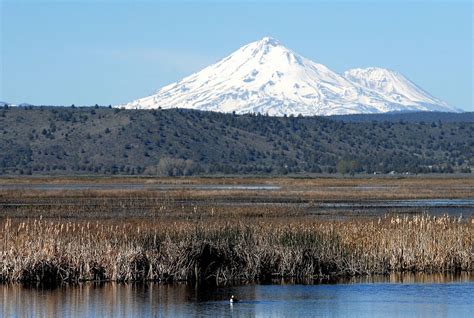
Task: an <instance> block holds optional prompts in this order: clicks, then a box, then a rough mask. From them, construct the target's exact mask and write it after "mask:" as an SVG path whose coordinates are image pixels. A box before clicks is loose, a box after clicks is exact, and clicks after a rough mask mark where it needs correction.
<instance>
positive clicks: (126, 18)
mask: <svg viewBox="0 0 474 318" xmlns="http://www.w3.org/2000/svg"><path fill="white" fill-rule="evenodd" d="M0 1H1V4H0V14H1V25H0V26H1V30H0V32H1V33H0V35H1V37H0V52H1V56H0V57H1V63H0V100H1V101H7V102H14V103H21V102H28V103H33V104H54V105H71V104H73V103H74V104H76V105H93V104H96V103H98V104H103V105H108V104H112V105H114V104H118V103H123V102H128V101H131V100H133V99H135V98H138V97H143V96H146V95H149V94H150V93H152V92H153V91H155V90H156V89H158V88H160V87H161V86H163V85H165V84H168V83H170V82H173V81H176V80H179V79H181V78H182V77H184V76H186V75H189V74H191V73H193V72H195V71H198V70H200V69H201V68H203V67H205V66H207V65H209V64H211V63H214V62H216V61H218V60H219V59H221V58H223V57H225V56H226V55H228V54H230V53H231V52H233V51H234V50H236V49H238V48H239V47H240V46H242V45H244V44H246V43H248V42H252V41H255V40H258V39H260V38H262V37H263V36H266V35H270V36H273V37H275V38H277V39H279V40H280V41H281V42H282V43H283V44H284V45H285V46H287V47H289V48H291V49H292V50H294V51H296V52H297V53H299V54H301V55H303V56H305V57H307V58H310V59H312V60H314V61H316V62H318V63H322V64H325V65H326V66H328V67H329V68H331V69H333V70H335V71H337V72H343V71H344V70H346V69H348V68H352V67H367V66H379V67H386V68H390V69H394V70H397V71H399V72H401V73H403V74H404V75H406V76H407V77H408V78H410V79H411V80H412V81H414V82H415V83H417V84H418V85H420V86H421V87H422V88H424V89H425V90H427V91H428V92H430V93H431V94H433V95H434V96H436V97H438V98H441V99H444V100H446V101H447V102H448V103H450V104H451V105H453V106H456V107H460V108H463V109H465V110H470V111H473V110H474V106H473V91H474V86H473V79H472V77H473V71H474V69H473V33H472V29H473V11H472V3H471V2H470V1H464V2H461V1H459V2H456V1H449V2H448V1H446V2H445V1H408V0H405V1H396V2H395V1H345V2H335V1H306V2H305V1H300V2H298V1H296V2H295V1H292V2H290V1H258V2H257V1H220V2H217V1H215V2H211V1H197V0H195V1H186V2H185V1H86V0H83V1H59V0H56V1H47V2H44V1H33V0H29V1H25V0H16V1H8V0H0Z"/></svg>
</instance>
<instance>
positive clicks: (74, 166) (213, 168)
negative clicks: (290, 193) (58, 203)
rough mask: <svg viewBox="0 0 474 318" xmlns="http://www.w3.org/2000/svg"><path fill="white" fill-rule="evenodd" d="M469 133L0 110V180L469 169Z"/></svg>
mask: <svg viewBox="0 0 474 318" xmlns="http://www.w3.org/2000/svg"><path fill="white" fill-rule="evenodd" d="M385 116H389V115H385ZM439 116H442V115H439ZM446 116H448V117H449V114H446ZM473 134H474V123H472V122H463V123H456V122H449V121H448V122H443V121H442V120H440V119H439V117H438V119H437V120H436V121H433V122H427V121H422V122H409V121H394V122H391V121H367V122H354V123H352V122H350V123H346V122H344V121H341V120H333V119H331V118H325V117H267V116H260V115H233V114H223V113H214V112H202V111H193V110H184V109H170V110H122V109H113V108H104V107H95V108H92V107H90V108H88V107H84V108H73V107H8V108H7V107H3V108H0V174H4V175H10V174H56V175H57V174H62V175H65V174H81V175H83V174H98V175H99V174H100V175H111V174H123V175H140V174H151V175H183V174H186V175H189V174H215V173H219V174H286V173H319V172H324V173H334V172H336V171H340V172H356V173H374V172H375V171H377V172H385V173H387V172H389V171H396V172H399V173H403V172H413V173H419V172H467V171H469V169H470V167H472V166H473V164H474V159H473V158H474V155H473V149H474V138H473Z"/></svg>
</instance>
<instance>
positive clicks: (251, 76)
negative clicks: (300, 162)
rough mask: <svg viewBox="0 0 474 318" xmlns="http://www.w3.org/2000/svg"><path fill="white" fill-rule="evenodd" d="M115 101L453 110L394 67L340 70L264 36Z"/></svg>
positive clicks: (330, 110)
mask: <svg viewBox="0 0 474 318" xmlns="http://www.w3.org/2000/svg"><path fill="white" fill-rule="evenodd" d="M118 107H125V108H143V109H150V108H159V107H161V108H176V107H178V108H190V109H199V110H210V111H218V112H234V111H235V112H236V113H239V114H242V113H262V114H269V115H275V116H282V115H285V114H286V115H291V114H293V115H299V114H301V115H307V116H310V115H335V114H355V113H379V112H388V111H401V110H445V111H454V110H455V109H453V108H451V107H450V106H449V105H447V104H446V103H445V102H443V101H440V100H438V99H436V98H434V97H432V96H431V95H429V94H428V93H426V92H424V91H423V90H422V89H420V88H418V87H417V86H416V85H415V84H413V83H412V82H410V81H409V80H408V79H406V78H405V77H404V76H402V75H401V74H398V73H396V72H392V71H388V70H384V69H378V68H377V69H376V68H369V69H365V70H364V69H353V70H349V71H347V72H345V73H344V74H342V75H340V74H337V73H335V72H333V71H331V70H330V69H329V68H327V67H326V66H324V65H322V64H318V63H315V62H313V61H311V60H308V59H306V58H304V57H302V56H299V55H298V54H296V53H295V52H293V51H291V50H289V49H287V48H286V47H284V46H283V45H282V44H281V43H280V42H278V41H277V40H275V39H273V38H269V37H265V38H263V39H262V40H260V41H257V42H252V43H250V44H248V45H245V46H243V47H242V48H240V49H238V50H237V51H235V52H234V53H232V54H231V55H229V56H228V57H226V58H224V59H222V60H221V61H219V62H217V63H216V64H213V65H211V66H208V67H206V68H205V69H203V70H201V71H200V72H198V73H195V74H192V75H190V76H188V77H186V78H184V79H182V80H181V81H179V82H176V83H173V84H170V85H167V86H165V87H163V88H161V89H160V90H158V91H157V92H156V93H155V94H153V95H151V96H148V97H145V98H141V99H138V100H135V101H133V102H130V103H128V104H124V105H118Z"/></svg>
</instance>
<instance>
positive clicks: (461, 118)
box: [328, 112, 474, 123]
mask: <svg viewBox="0 0 474 318" xmlns="http://www.w3.org/2000/svg"><path fill="white" fill-rule="evenodd" d="M328 118H330V119H334V120H342V121H345V122H371V121H390V122H400V121H405V122H438V121H441V122H443V123H474V112H465V113H443V112H412V113H409V112H396V113H395V112H394V113H384V114H355V115H334V116H329V117H328Z"/></svg>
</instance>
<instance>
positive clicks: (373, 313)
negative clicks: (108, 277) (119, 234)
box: [0, 275, 474, 317]
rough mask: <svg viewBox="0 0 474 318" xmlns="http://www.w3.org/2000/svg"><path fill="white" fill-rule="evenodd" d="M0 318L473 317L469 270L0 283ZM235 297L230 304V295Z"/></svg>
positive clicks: (473, 290)
mask: <svg viewBox="0 0 474 318" xmlns="http://www.w3.org/2000/svg"><path fill="white" fill-rule="evenodd" d="M0 289H1V291H2V295H1V309H0V314H1V315H2V316H3V317H76V316H80V317H148V316H151V317H156V316H158V317H182V316H197V317H231V316H232V317H254V316H257V317H327V316H331V317H473V316H472V314H473V313H474V302H473V295H474V281H473V277H472V276H469V275H463V276H457V277H447V276H408V277H393V276H392V277H390V278H383V279H361V280H355V281H351V282H346V283H338V284H311V285H304V284H272V285H241V286H232V287H195V286H190V285H185V284H182V285H162V284H152V283H150V284H139V285H122V284H112V283H110V284H105V285H101V286H97V285H94V284H83V285H79V286H75V287H60V288H56V289H41V288H25V287H21V286H20V285H2V286H0ZM232 294H234V295H236V296H237V297H239V298H240V299H241V301H240V302H239V303H236V304H233V305H232V304H230V303H229V301H228V299H229V297H230V295H232Z"/></svg>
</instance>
